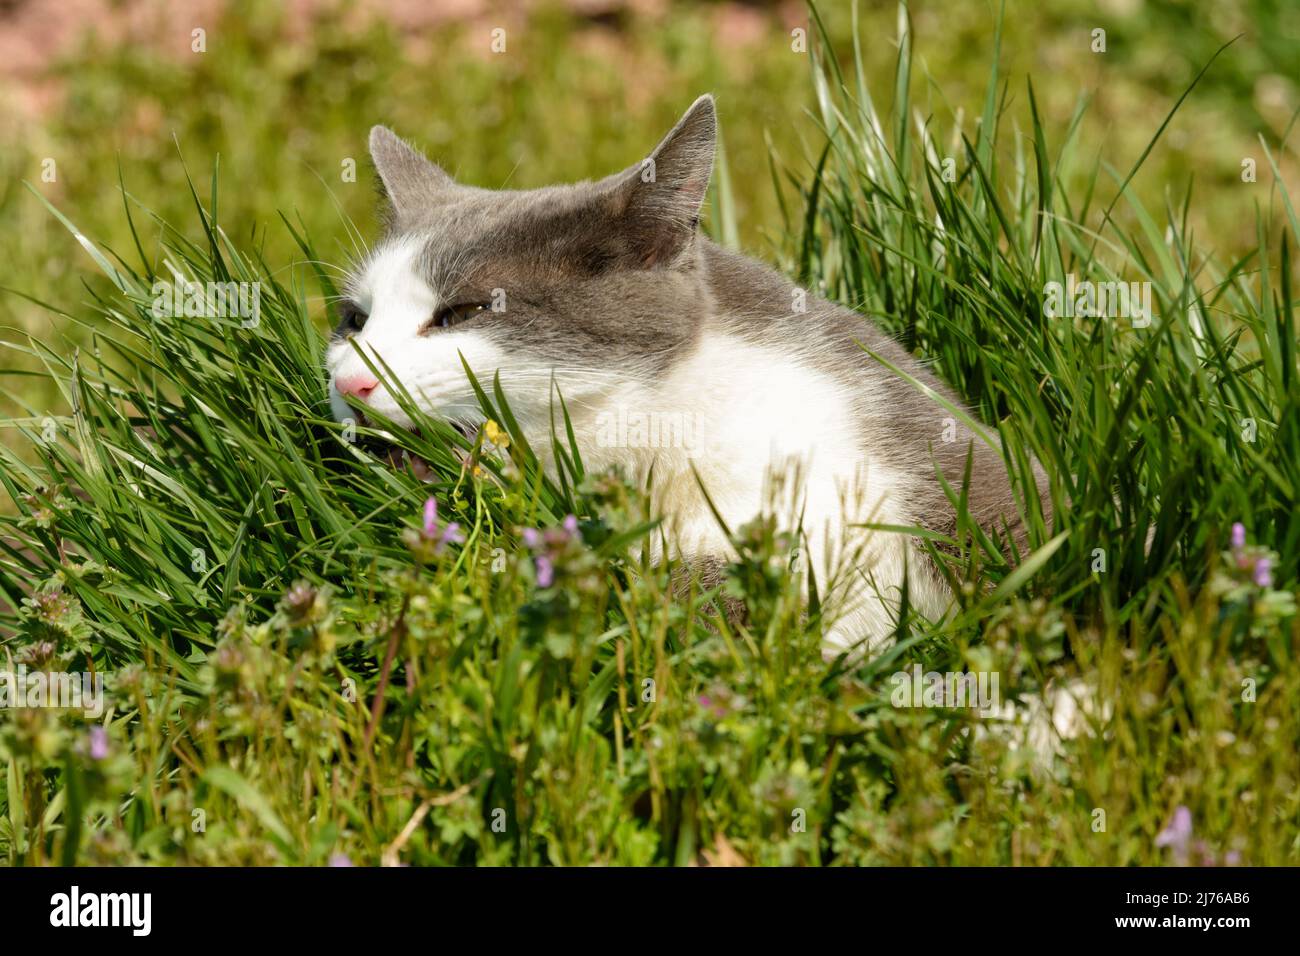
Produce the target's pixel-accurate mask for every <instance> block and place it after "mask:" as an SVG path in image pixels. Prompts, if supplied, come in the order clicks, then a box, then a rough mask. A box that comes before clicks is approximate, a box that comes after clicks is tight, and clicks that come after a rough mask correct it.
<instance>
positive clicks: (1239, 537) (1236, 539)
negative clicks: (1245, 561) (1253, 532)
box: [1232, 521, 1246, 551]
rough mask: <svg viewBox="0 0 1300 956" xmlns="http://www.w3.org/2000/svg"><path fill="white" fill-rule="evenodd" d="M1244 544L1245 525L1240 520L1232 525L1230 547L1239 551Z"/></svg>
mask: <svg viewBox="0 0 1300 956" xmlns="http://www.w3.org/2000/svg"><path fill="white" fill-rule="evenodd" d="M1245 546H1246V526H1245V525H1244V524H1242V523H1241V522H1240V521H1238V522H1236V523H1235V524H1234V525H1233V526H1232V548H1233V550H1234V551H1240V550H1241V549H1242V548H1244V547H1245Z"/></svg>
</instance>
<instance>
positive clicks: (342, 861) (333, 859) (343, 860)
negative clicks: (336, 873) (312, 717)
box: [329, 499, 432, 866]
mask: <svg viewBox="0 0 1300 956" xmlns="http://www.w3.org/2000/svg"><path fill="white" fill-rule="evenodd" d="M430 500H432V499H430ZM329 865H330V866H356V864H355V863H353V862H352V860H351V859H350V858H349V857H348V855H347V854H346V853H331V854H330V862H329Z"/></svg>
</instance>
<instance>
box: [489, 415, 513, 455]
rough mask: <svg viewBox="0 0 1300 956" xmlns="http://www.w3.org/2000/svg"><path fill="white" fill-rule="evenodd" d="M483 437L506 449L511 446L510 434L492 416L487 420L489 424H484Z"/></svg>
mask: <svg viewBox="0 0 1300 956" xmlns="http://www.w3.org/2000/svg"><path fill="white" fill-rule="evenodd" d="M483 437H484V438H486V439H487V440H488V442H489V443H490V444H492V445H495V446H496V447H497V448H502V449H505V448H509V447H510V436H509V435H507V434H506V433H505V431H504V430H503V429H502V428H501V426H500V425H498V424H497V423H496V422H494V421H492V419H490V418H489V419H488V420H487V424H485V425H484V426H483Z"/></svg>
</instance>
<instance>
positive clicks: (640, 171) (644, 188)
mask: <svg viewBox="0 0 1300 956" xmlns="http://www.w3.org/2000/svg"><path fill="white" fill-rule="evenodd" d="M717 138H718V121H717V115H716V112H715V110H714V106H713V97H712V96H710V95H709V94H707V93H706V94H705V95H704V96H701V97H700V98H699V99H698V100H696V101H695V102H694V103H692V104H691V108H690V109H688V110H687V111H686V113H685V114H684V115H683V116H682V118H681V119H680V120H678V121H677V125H676V126H674V127H673V128H672V130H671V131H670V132H669V133H668V135H667V136H665V137H664V138H663V140H662V141H661V142H660V143H659V145H658V146H656V147H655V149H654V152H653V153H651V154H650V156H649V157H648V158H646V159H645V160H643V161H642V162H640V163H638V164H637V165H635V166H633V167H632V168H631V169H628V170H625V171H624V172H623V173H620V174H619V175H618V176H617V177H615V179H616V184H615V186H614V196H615V213H616V215H617V216H618V218H619V219H620V220H621V222H620V225H621V226H622V228H623V231H624V237H625V239H626V241H628V242H629V243H630V244H631V245H632V247H633V249H634V250H635V254H636V255H637V257H638V258H639V259H640V262H641V265H643V266H646V267H649V266H654V265H661V264H663V265H667V264H671V263H672V262H673V261H674V260H675V259H676V258H677V257H678V256H679V255H680V254H681V253H682V252H683V251H684V250H685V249H686V248H687V247H688V246H689V245H690V242H691V239H692V238H694V236H695V230H696V228H697V227H698V225H699V221H700V206H701V205H702V204H703V202H704V196H705V193H707V192H708V189H709V177H710V176H711V175H712V173H713V153H714V149H715V144H716V142H717Z"/></svg>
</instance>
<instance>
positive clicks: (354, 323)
mask: <svg viewBox="0 0 1300 956" xmlns="http://www.w3.org/2000/svg"><path fill="white" fill-rule="evenodd" d="M339 313H340V317H339V329H338V331H339V334H340V335H344V336H347V335H356V334H357V333H358V332H360V331H361V330H362V329H363V328H364V327H365V324H366V319H368V318H369V316H368V315H366V313H364V312H362V311H361V308H360V307H359V306H358V305H357V304H356V303H355V302H345V303H343V306H342V307H341V308H340V309H339Z"/></svg>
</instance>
